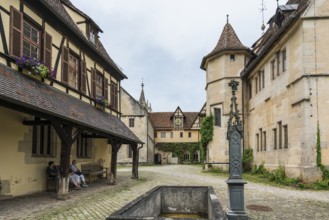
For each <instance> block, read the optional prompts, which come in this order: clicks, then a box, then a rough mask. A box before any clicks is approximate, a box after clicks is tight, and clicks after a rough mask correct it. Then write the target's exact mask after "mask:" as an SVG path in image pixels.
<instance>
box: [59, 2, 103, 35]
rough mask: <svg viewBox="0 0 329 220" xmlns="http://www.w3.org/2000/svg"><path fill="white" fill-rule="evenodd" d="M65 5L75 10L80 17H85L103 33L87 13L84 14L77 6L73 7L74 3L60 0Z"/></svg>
mask: <svg viewBox="0 0 329 220" xmlns="http://www.w3.org/2000/svg"><path fill="white" fill-rule="evenodd" d="M61 1H62V2H63V3H64V4H65V5H66V6H68V7H69V8H71V9H72V10H74V11H75V12H77V13H78V14H80V15H81V16H82V17H85V18H86V20H87V21H89V22H91V23H92V24H93V25H94V26H95V27H96V28H97V29H98V31H100V32H101V33H103V31H102V29H101V28H100V27H99V26H98V25H97V24H96V23H95V22H94V20H93V19H91V18H90V17H89V16H88V15H87V14H85V13H84V12H82V11H80V9H78V8H77V7H75V5H73V3H72V2H71V1H70V0H61Z"/></svg>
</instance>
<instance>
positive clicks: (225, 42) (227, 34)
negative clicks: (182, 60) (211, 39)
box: [201, 22, 249, 69]
mask: <svg viewBox="0 0 329 220" xmlns="http://www.w3.org/2000/svg"><path fill="white" fill-rule="evenodd" d="M231 50H249V49H248V47H246V46H244V45H243V44H242V43H241V41H240V40H239V38H238V36H237V35H236V33H235V31H234V29H233V27H232V25H231V24H230V23H228V22H227V23H226V25H225V26H224V28H223V31H222V34H221V35H220V38H219V40H218V42H217V45H216V46H215V48H214V49H213V50H212V51H211V53H209V54H208V55H206V56H205V57H204V58H203V59H202V63H201V68H202V69H205V68H206V67H205V64H206V61H207V59H208V58H210V57H212V56H214V55H216V54H218V53H220V52H224V51H231Z"/></svg>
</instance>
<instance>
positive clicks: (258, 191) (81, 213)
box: [0, 165, 329, 220]
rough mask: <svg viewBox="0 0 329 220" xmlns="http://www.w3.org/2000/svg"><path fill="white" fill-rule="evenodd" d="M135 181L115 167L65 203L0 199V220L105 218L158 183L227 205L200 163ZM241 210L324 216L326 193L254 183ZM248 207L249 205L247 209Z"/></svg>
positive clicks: (266, 215) (152, 169)
mask: <svg viewBox="0 0 329 220" xmlns="http://www.w3.org/2000/svg"><path fill="white" fill-rule="evenodd" d="M139 170H140V171H139V177H140V179H139V180H132V179H130V176H131V168H119V170H118V184H117V185H116V186H110V185H107V184H106V183H104V182H99V183H94V184H91V185H90V187H89V188H87V189H82V190H79V191H74V192H72V193H70V199H68V200H66V201H59V200H56V199H55V197H56V195H55V194H51V193H40V194H34V195H29V196H23V197H18V198H14V199H8V200H2V201H0V219H6V220H7V219H31V220H32V219H54V220H56V219H105V217H107V216H108V215H110V214H111V213H112V212H114V211H115V210H118V209H120V208H121V207H122V206H123V205H125V204H127V203H129V202H130V201H132V200H133V199H135V198H137V197H138V196H140V195H142V194H143V193H145V192H147V191H149V190H150V189H152V188H153V187H155V186H158V185H190V186H192V185H194V186H196V185H207V186H213V188H214V190H215V192H216V194H217V196H218V198H219V200H220V202H221V204H222V207H223V209H224V210H226V209H227V202H228V200H227V184H226V182H225V180H226V178H223V177H219V176H213V175H209V174H205V173H202V169H201V168H200V166H189V165H167V166H142V167H140V168H139ZM245 205H246V207H247V208H246V212H247V214H248V216H249V217H250V218H251V219H266V220H268V219H297V220H299V219H321V220H322V219H329V191H300V190H291V189H287V188H277V187H272V186H266V185H261V184H255V183H248V184H246V185H245ZM248 207H249V208H248Z"/></svg>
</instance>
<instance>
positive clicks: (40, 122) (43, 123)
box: [23, 120, 51, 126]
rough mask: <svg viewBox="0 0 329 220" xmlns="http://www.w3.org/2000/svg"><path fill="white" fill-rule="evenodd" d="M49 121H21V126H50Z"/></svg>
mask: <svg viewBox="0 0 329 220" xmlns="http://www.w3.org/2000/svg"><path fill="white" fill-rule="evenodd" d="M50 124H51V122H50V121H49V120H23V125H29V126H30V125H50Z"/></svg>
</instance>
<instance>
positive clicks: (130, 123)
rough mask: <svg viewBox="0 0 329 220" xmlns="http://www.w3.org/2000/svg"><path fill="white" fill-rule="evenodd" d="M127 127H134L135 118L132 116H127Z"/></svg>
mask: <svg viewBox="0 0 329 220" xmlns="http://www.w3.org/2000/svg"><path fill="white" fill-rule="evenodd" d="M129 127H131V128H133V127H135V119H134V118H129Z"/></svg>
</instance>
